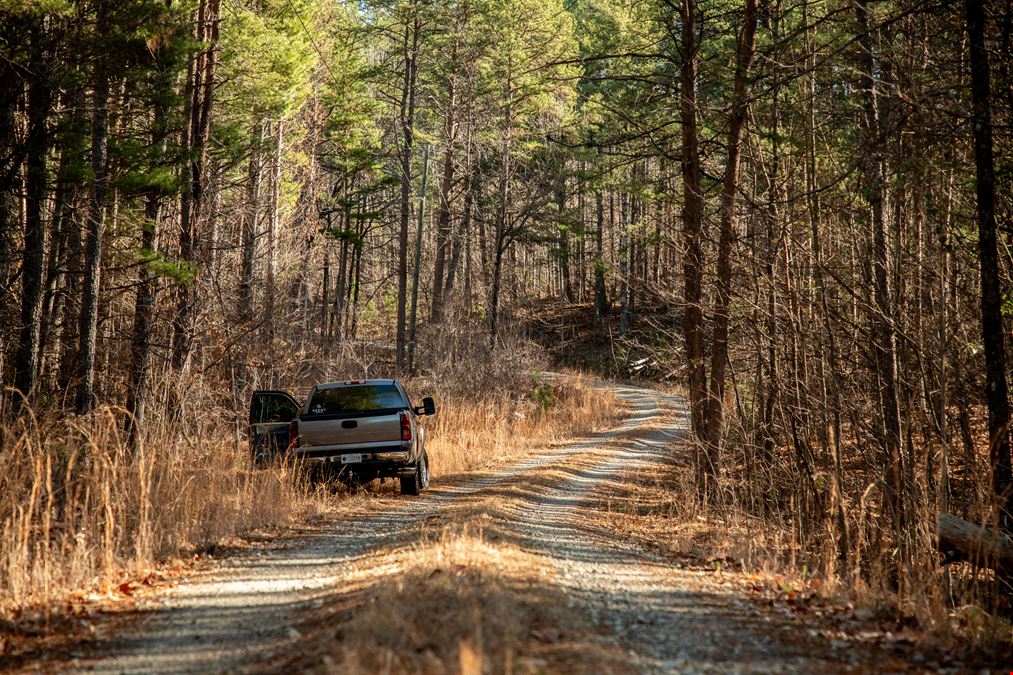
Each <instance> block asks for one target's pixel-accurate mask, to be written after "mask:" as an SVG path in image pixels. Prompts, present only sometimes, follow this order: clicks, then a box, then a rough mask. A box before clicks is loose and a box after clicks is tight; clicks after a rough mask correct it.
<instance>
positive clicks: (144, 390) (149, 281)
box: [127, 71, 174, 448]
mask: <svg viewBox="0 0 1013 675" xmlns="http://www.w3.org/2000/svg"><path fill="white" fill-rule="evenodd" d="M173 79H174V78H173V77H172V73H171V71H162V72H159V73H158V74H156V76H155V80H156V81H155V87H156V91H158V95H157V96H156V99H155V105H154V114H153V116H152V124H151V142H152V146H153V147H154V155H153V158H152V160H153V162H154V164H155V165H156V166H161V165H162V163H163V162H164V159H165V150H166V138H167V136H168V133H169V128H168V116H169V110H168V108H167V106H166V105H165V103H164V100H165V99H164V98H163V96H164V95H165V94H166V93H168V92H171V88H172V85H173ZM161 212H162V196H161V194H160V193H159V190H158V189H157V188H156V189H153V190H151V192H150V193H149V194H148V195H147V196H146V197H145V204H144V219H145V222H144V224H143V226H142V228H143V229H142V230H141V255H142V257H144V258H148V257H149V256H154V255H155V242H156V241H157V239H158V230H159V224H160V220H161ZM137 281H138V285H137V296H136V298H135V299H134V328H133V336H132V338H131V341H130V381H129V389H128V394H127V410H129V411H130V414H131V420H130V422H129V424H128V432H129V439H130V443H131V446H132V447H134V448H137V447H138V445H139V443H140V433H141V430H142V429H143V424H144V410H145V403H146V399H147V395H148V374H149V370H150V360H151V356H150V355H151V332H152V326H153V323H154V321H153V319H154V317H153V314H154V307H155V298H156V295H157V293H158V277H157V276H155V275H154V274H152V273H151V271H150V270H149V269H148V268H147V266H145V265H143V264H142V265H141V266H140V268H139V270H138V279H137Z"/></svg>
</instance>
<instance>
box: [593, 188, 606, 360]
mask: <svg viewBox="0 0 1013 675" xmlns="http://www.w3.org/2000/svg"><path fill="white" fill-rule="evenodd" d="M594 208H595V220H596V224H597V227H595V233H594V243H595V260H594V326H595V334H596V335H597V336H598V340H599V341H604V340H605V322H606V320H607V318H608V314H609V300H608V291H607V290H606V288H605V250H604V244H603V242H604V232H605V203H604V199H603V198H602V194H601V190H595V192H594Z"/></svg>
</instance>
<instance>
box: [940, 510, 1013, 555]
mask: <svg viewBox="0 0 1013 675" xmlns="http://www.w3.org/2000/svg"><path fill="white" fill-rule="evenodd" d="M936 534H937V535H938V537H939V550H940V551H942V553H943V564H944V565H948V564H949V563H954V562H959V561H961V560H967V561H970V562H973V563H975V564H977V565H980V566H981V567H988V568H993V569H994V568H995V567H996V566H997V565H999V564H1002V566H1004V567H1005V566H1008V565H1011V564H1013V538H1010V537H1009V536H1008V535H1006V534H1003V533H1002V532H997V531H995V530H992V529H988V528H984V527H982V526H981V525H976V524H974V523H972V522H969V521H966V520H964V519H962V518H957V517H956V516H951V515H950V514H948V513H943V514H941V515H940V516H939V520H938V521H937V522H936Z"/></svg>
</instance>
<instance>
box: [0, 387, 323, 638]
mask: <svg viewBox="0 0 1013 675" xmlns="http://www.w3.org/2000/svg"><path fill="white" fill-rule="evenodd" d="M190 424H191V425H192V426H189V428H186V429H185V431H184V430H183V429H180V428H179V427H175V426H172V425H169V424H160V425H159V426H158V428H154V427H153V426H149V427H148V429H147V431H146V433H145V440H144V442H143V443H142V444H140V445H139V447H137V448H136V449H135V448H133V447H132V446H131V445H130V443H128V440H127V438H126V435H125V433H124V431H123V428H124V412H123V411H122V410H118V409H115V408H110V407H103V408H100V409H98V410H96V411H95V412H94V413H92V414H91V415H89V416H87V417H84V418H65V419H62V420H61V419H36V418H31V417H22V418H21V419H20V420H19V422H18V423H17V424H16V425H14V426H12V427H8V428H6V429H5V430H4V433H3V437H4V444H3V448H2V451H0V452H2V457H3V461H2V466H3V472H2V473H0V522H2V527H3V534H2V538H0V619H23V620H26V621H37V620H40V619H46V618H48V615H49V614H50V613H51V612H53V611H59V606H60V604H59V603H60V601H61V600H62V599H64V598H65V597H67V595H68V594H69V593H72V592H75V591H91V592H95V591H97V592H98V593H100V594H105V593H114V592H115V591H116V587H117V585H118V582H119V581H120V580H122V579H123V578H124V577H139V576H143V574H144V573H145V572H146V570H148V569H149V568H150V566H152V565H153V564H154V563H155V562H156V561H159V560H165V559H167V558H170V557H176V556H186V555H190V554H193V553H194V552H196V551H201V550H204V549H207V548H210V547H213V546H215V545H216V544H218V543H219V542H221V541H223V540H227V539H230V538H232V537H236V536H239V535H242V534H244V533H247V532H250V531H253V530H256V529H258V528H264V527H269V526H275V525H279V524H284V523H287V522H290V521H292V520H293V519H297V518H304V517H306V516H308V515H310V514H311V513H312V512H313V511H314V510H315V506H314V504H313V502H312V500H311V499H310V498H309V493H308V491H307V490H306V489H305V481H304V480H303V478H302V477H301V475H300V472H299V471H297V470H296V469H295V467H293V466H292V465H290V464H288V465H286V464H279V465H278V466H276V467H274V468H272V469H271V470H267V471H259V470H253V469H252V468H251V467H250V465H249V461H248V458H247V453H246V451H245V448H243V447H242V446H240V445H237V444H236V443H235V442H233V440H232V439H230V434H229V433H228V429H227V427H225V425H223V424H222V423H221V421H220V420H219V419H217V418H216V417H215V416H213V415H207V416H206V417H205V418H204V419H203V420H201V419H194V420H191V421H190Z"/></svg>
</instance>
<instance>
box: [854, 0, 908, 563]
mask: <svg viewBox="0 0 1013 675" xmlns="http://www.w3.org/2000/svg"><path fill="white" fill-rule="evenodd" d="M855 12H856V15H857V19H858V43H859V46H860V50H859V57H858V58H859V66H860V69H861V76H860V80H861V88H862V100H863V108H864V112H865V125H866V131H867V136H866V143H867V147H866V148H865V150H864V152H865V157H864V167H863V169H864V183H865V194H866V201H867V202H868V204H869V209H870V211H871V214H872V237H873V250H872V264H873V287H874V294H875V302H876V311H874V312H873V315H872V327H873V336H874V337H873V349H874V352H875V363H876V375H877V378H878V380H879V402H880V413H881V416H882V419H881V421H880V423H881V425H882V426H881V429H880V436H881V439H880V440H881V443H882V448H883V454H884V460H885V463H886V467H885V468H886V471H885V479H886V490H887V494H888V497H889V498H888V503H889V507H890V514H891V518H892V520H893V528H894V536H895V537H896V540H897V542H896V543H897V546H898V547H899V548H900V551H901V560H902V561H903V563H904V565H905V567H907V566H908V564H909V562H910V560H909V558H908V546H907V539H908V535H907V532H906V531H905V524H904V507H903V492H902V487H903V486H902V485H901V480H902V467H901V455H900V451H901V448H900V443H901V429H900V404H899V401H898V396H897V346H896V335H895V328H894V324H893V322H894V318H895V316H894V310H893V294H892V290H891V287H890V286H891V285H890V270H889V250H888V243H887V233H886V215H885V213H886V204H885V201H886V185H885V182H886V158H885V156H884V149H883V146H884V145H885V141H886V139H885V136H884V134H883V131H882V128H881V125H880V120H879V107H878V102H877V92H876V77H877V75H876V73H877V69H876V63H875V59H874V56H873V49H874V48H873V44H872V35H871V33H870V23H869V12H868V6H867V3H866V0H856V3H855ZM902 583H906V580H902Z"/></svg>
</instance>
